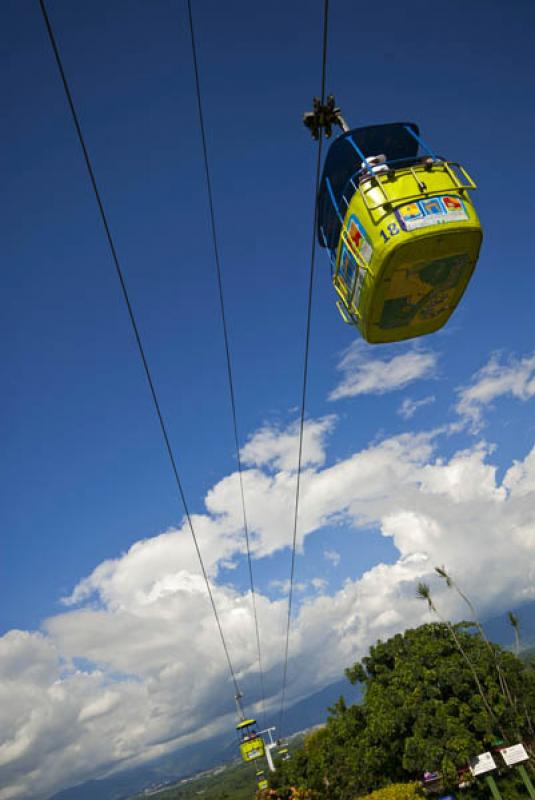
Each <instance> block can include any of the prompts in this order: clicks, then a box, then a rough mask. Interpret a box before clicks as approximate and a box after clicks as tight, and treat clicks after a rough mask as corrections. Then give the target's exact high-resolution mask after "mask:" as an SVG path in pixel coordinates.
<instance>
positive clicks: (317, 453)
mask: <svg viewBox="0 0 535 800" xmlns="http://www.w3.org/2000/svg"><path fill="white" fill-rule="evenodd" d="M335 422H336V417H335V416H333V415H329V416H327V417H323V418H322V419H318V420H308V421H307V422H305V426H304V430H303V455H302V466H304V467H305V466H309V465H314V466H320V465H321V464H323V463H324V461H325V437H326V436H327V434H328V433H329V432H330V431H331V430H332V428H333V426H334V424H335ZM298 442H299V423H295V424H294V425H291V426H290V427H289V428H288V429H286V430H280V429H278V428H276V427H273V426H268V425H266V426H265V427H263V428H261V429H260V430H259V431H257V432H256V433H255V434H254V436H252V437H251V438H250V439H249V441H248V442H247V444H246V445H245V446H244V447H243V448H242V450H241V453H240V455H241V457H242V460H243V463H244V464H249V465H251V466H257V467H266V466H269V467H272V468H274V469H279V470H288V471H291V470H296V469H297V456H298Z"/></svg>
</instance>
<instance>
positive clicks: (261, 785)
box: [256, 769, 269, 791]
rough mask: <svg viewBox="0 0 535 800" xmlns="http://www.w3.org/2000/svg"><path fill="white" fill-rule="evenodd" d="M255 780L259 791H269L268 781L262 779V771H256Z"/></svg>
mask: <svg viewBox="0 0 535 800" xmlns="http://www.w3.org/2000/svg"><path fill="white" fill-rule="evenodd" d="M256 780H257V786H258V788H259V790H260V791H263V790H264V789H269V781H267V780H266V778H265V777H264V770H263V769H257V771H256Z"/></svg>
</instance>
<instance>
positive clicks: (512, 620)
mask: <svg viewBox="0 0 535 800" xmlns="http://www.w3.org/2000/svg"><path fill="white" fill-rule="evenodd" d="M507 619H508V620H509V622H510V623H511V625H512V626H513V630H514V632H515V655H517V656H518V655H519V653H520V622H519V620H518V617H517V615H516V614H515V613H514V612H513V611H508V612H507Z"/></svg>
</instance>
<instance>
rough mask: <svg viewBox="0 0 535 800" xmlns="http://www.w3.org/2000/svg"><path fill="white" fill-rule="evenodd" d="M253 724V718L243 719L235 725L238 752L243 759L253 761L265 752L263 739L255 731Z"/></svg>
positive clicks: (254, 721) (254, 723)
mask: <svg viewBox="0 0 535 800" xmlns="http://www.w3.org/2000/svg"><path fill="white" fill-rule="evenodd" d="M255 725H256V720H255V719H244V720H242V721H241V722H240V723H239V724H238V725H236V730H237V731H238V735H239V737H240V753H241V757H242V758H243V760H244V761H255V760H256V759H257V758H262V757H263V756H264V755H265V752H266V748H265V745H264V740H263V739H262V737H261V736H258V734H257V733H256V730H255Z"/></svg>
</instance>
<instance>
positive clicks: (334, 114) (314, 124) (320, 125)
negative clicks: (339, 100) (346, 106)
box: [303, 94, 349, 139]
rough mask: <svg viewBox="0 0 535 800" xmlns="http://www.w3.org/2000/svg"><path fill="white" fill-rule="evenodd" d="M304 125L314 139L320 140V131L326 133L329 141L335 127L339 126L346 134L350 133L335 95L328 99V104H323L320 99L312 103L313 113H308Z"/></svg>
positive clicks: (304, 117)
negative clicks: (336, 103) (336, 102)
mask: <svg viewBox="0 0 535 800" xmlns="http://www.w3.org/2000/svg"><path fill="white" fill-rule="evenodd" d="M303 123H304V125H305V126H306V127H307V128H308V129H309V130H310V133H311V134H312V137H313V138H314V139H319V135H320V130H324V131H325V136H326V137H327V139H329V138H330V137H331V135H332V129H333V125H338V126H339V127H340V128H341V129H342V131H343V132H344V133H347V131H349V125H348V124H347V122H346V121H345V119H344V118H343V116H342V111H341V109H340V108H338V107H337V106H336V105H335V100H334V95H332V94H330V95H329V96H328V97H327V102H326V103H325V104H323V103H322V102H321V100H320V98H319V97H315V98H314V99H313V101H312V111H307V112H306V113H305V114H304V115H303Z"/></svg>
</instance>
